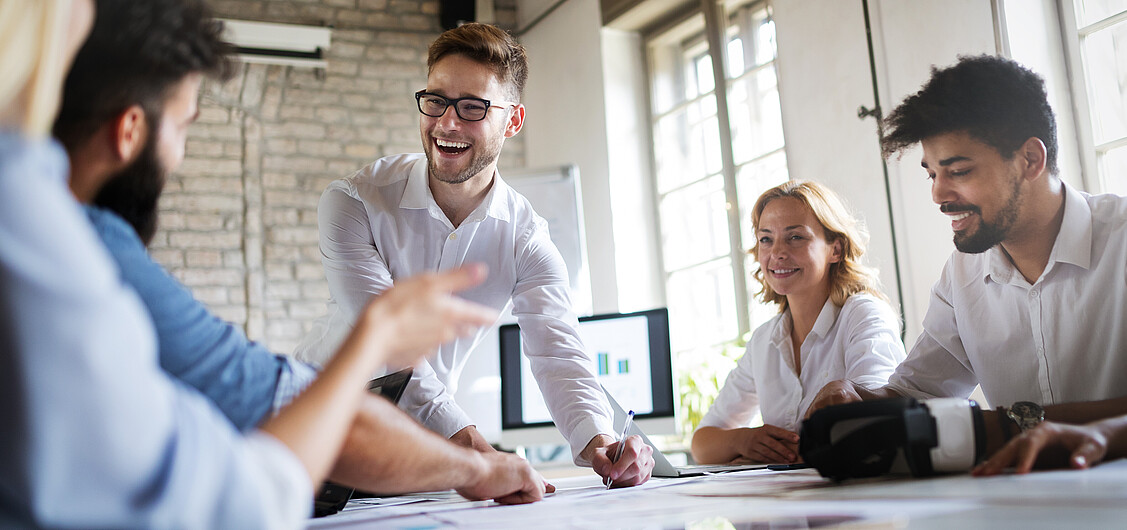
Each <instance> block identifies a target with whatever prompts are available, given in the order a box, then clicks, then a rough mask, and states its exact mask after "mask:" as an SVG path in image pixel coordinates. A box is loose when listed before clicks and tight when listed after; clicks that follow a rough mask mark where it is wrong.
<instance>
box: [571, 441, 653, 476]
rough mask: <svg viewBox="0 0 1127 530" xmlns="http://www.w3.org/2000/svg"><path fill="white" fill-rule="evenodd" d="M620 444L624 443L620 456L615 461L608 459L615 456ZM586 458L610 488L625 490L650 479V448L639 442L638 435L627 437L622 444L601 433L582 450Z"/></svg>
mask: <svg viewBox="0 0 1127 530" xmlns="http://www.w3.org/2000/svg"><path fill="white" fill-rule="evenodd" d="M619 444H625V446H624V447H623V449H622V456H621V457H619V459H618V460H617V461H613V462H612V461H611V458H612V457H613V456H614V455H616V454H618V446H619ZM583 454H584V455H589V456H588V458H587V459H588V460H590V461H591V469H594V470H595V473H598V475H599V476H601V477H603V479H604V480H606V479H610V483H611V487H617V488H624V487H627V486H637V485H638V484H643V483H645V482H646V481H647V480H649V479H650V474H652V473H653V469H654V456H653V448H652V447H650V446H648V445H646V443H645V442H643V441H642V437H641V436H638V435H636V434H635V435H633V436H627V437H626V440H624V441H622V442H615V441H613V439H612V438H611V437H610V436H607V435H605V434H600V435H598V436H596V437H594V438H592V439H591V441H590V443H588V444H587V447H586V448H584V449H583Z"/></svg>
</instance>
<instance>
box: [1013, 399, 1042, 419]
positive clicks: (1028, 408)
mask: <svg viewBox="0 0 1127 530" xmlns="http://www.w3.org/2000/svg"><path fill="white" fill-rule="evenodd" d="M1010 410H1012V411H1013V413H1014V414H1015V415H1017V416H1018V417H1021V418H1026V419H1030V420H1040V419H1042V418H1044V416H1045V409H1043V408H1041V405H1038V404H1036V403H1033V402H1031V401H1018V402H1017V403H1014V406H1013V407H1010Z"/></svg>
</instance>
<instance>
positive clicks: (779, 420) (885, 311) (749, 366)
mask: <svg viewBox="0 0 1127 530" xmlns="http://www.w3.org/2000/svg"><path fill="white" fill-rule="evenodd" d="M791 325H792V323H791V316H790V311H789V310H787V311H785V312H783V313H781V314H779V315H778V316H776V317H775V318H772V319H771V320H768V321H767V323H765V324H763V325H762V326H759V328H758V329H756V330H755V333H753V334H752V336H751V340H750V341H748V343H747V351H746V352H745V353H744V356H743V357H741V358H740V360H739V362H738V363H737V364H736V368H735V369H734V370H732V372H731V373H729V374H728V379H727V380H725V381H724V387H723V388H721V389H720V393H719V394H718V395H717V396H716V401H715V402H714V403H713V404H712V407H711V408H709V409H708V413H707V414H705V416H704V418H703V419H702V420H701V422H700V426H701V427H719V428H721V429H735V428H738V427H747V426H750V425H751V421H752V420H753V419H754V418H755V414H756V413H757V412H760V410H762V413H763V423H764V424H766V425H774V426H776V427H781V428H783V429H786V430H788V431H792V432H798V428H799V425H800V424H801V422H802V417H803V416H805V415H806V409H808V408H809V407H810V403H811V402H812V401H813V400H814V396H816V395H817V394H818V391H819V390H821V389H822V387H823V386H826V383H829V382H830V381H834V380H837V379H849V380H851V381H853V382H855V383H857V384H860V385H863V386H865V387H866V388H873V389H875V388H879V387H881V386H883V385H884V384H885V383H886V382H887V381H888V376H889V375H891V374H892V371H893V370H894V369H895V368H896V365H897V364H899V363H900V361H903V360H904V344H903V343H902V342H901V341H900V324H899V318H898V317H897V316H896V313H895V312H893V310H892V308H891V307H889V306H888V304H887V303H885V302H884V301H882V300H880V299H878V298H876V297H873V296H871V295H868V294H855V295H853V296H850V297H849V298H848V299H846V301H845V305H844V306H842V307H838V306H836V305H834V303H833V301H832V300H826V304H825V305H824V306H822V311H821V313H819V314H818V319H817V320H816V321H814V328H813V329H811V330H810V334H809V335H807V336H806V340H804V341H803V342H802V351H801V359H802V373H801V375H799V374H796V373H795V369H794V348H793V346H792V343H791V340H790V331H791Z"/></svg>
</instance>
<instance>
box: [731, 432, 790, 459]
mask: <svg viewBox="0 0 1127 530" xmlns="http://www.w3.org/2000/svg"><path fill="white" fill-rule="evenodd" d="M739 432H740V434H742V435H743V436H742V437H741V438H742V439H741V443H740V444H739V446H738V448H737V450H738V451H739V452H740V455H741V456H742V457H744V458H748V459H750V460H751V461H752V462H760V463H785V464H790V463H794V462H797V461H798V434H796V433H793V432H790V431H788V430H786V429H783V428H781V427H776V426H774V425H764V426H762V427H755V428H754V429H740V430H739Z"/></svg>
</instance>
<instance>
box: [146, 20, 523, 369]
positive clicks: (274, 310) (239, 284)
mask: <svg viewBox="0 0 1127 530" xmlns="http://www.w3.org/2000/svg"><path fill="white" fill-rule="evenodd" d="M211 5H212V7H213V8H214V9H215V10H216V11H217V12H218V13H219V15H220V16H222V17H226V18H233V19H242V20H256V21H264V22H284V23H294V24H306V25H317V26H324V25H329V26H331V27H333V28H334V29H333V32H332V45H331V47H330V50H329V53H328V63H329V65H328V68H326V69H325V70H324V71H322V72H316V71H313V70H311V69H303V68H294V67H282V66H264V65H243V66H242V67H241V68H240V71H239V74H238V75H237V76H236V77H235V79H233V80H232V81H230V82H228V83H226V84H223V85H222V86H219V85H216V84H214V83H208V84H206V85H205V87H204V90H203V91H202V96H201V101H200V118H199V120H198V122H197V123H196V124H195V125H193V126H192V128H191V131H190V135H189V140H188V145H187V154H186V157H185V160H184V164H183V166H182V167H181V168H180V169H179V170H178V171H177V172H176V173H175V175H173V177H172V178H171V179H170V181H169V184H168V187H167V189H166V192H165V195H164V197H163V199H162V201H161V226H160V230H159V232H158V233H157V235H156V237H155V238H154V240H153V245H152V252H153V256H154V257H155V258H156V260H157V261H159V262H160V263H162V264H163V265H165V266H166V267H168V269H169V270H170V271H172V273H173V274H174V275H175V276H176V277H177V278H179V279H180V280H181V281H182V282H184V284H185V285H187V286H188V287H189V288H190V289H191V290H192V292H193V293H195V295H196V296H197V297H198V298H199V299H200V300H202V301H203V302H204V303H205V304H207V305H208V306H209V307H210V308H211V309H212V310H214V311H215V312H216V313H217V314H218V315H219V316H221V317H222V318H224V319H227V320H229V321H231V322H234V323H236V324H238V325H241V326H244V327H245V329H246V331H247V334H248V335H249V336H250V337H251V338H252V339H254V340H258V341H261V342H263V343H265V344H266V345H267V346H269V347H270V348H271V349H272V350H273V351H275V352H278V353H290V352H292V351H293V348H294V346H296V344H297V343H298V342H299V341H300V340H301V337H302V336H303V335H304V333H305V331H306V330H307V329H309V326H310V324H311V323H312V322H313V320H315V319H316V318H317V317H319V316H320V315H322V314H323V313H324V312H325V301H326V300H327V299H328V294H329V292H328V287H327V284H326V282H325V277H324V273H323V271H322V269H321V261H320V252H319V250H318V248H317V211H316V209H317V200H318V199H319V197H320V195H321V192H322V191H323V190H324V189H325V186H327V185H328V183H329V182H331V181H332V180H334V179H337V178H341V177H344V176H347V175H348V174H350V173H352V172H353V171H355V170H356V169H358V168H360V167H362V166H364V165H365V164H368V163H369V162H371V161H372V160H374V159H375V158H377V157H380V156H385V155H390V154H395V153H403V152H418V151H421V148H422V146H421V143H420V140H419V130H418V110H417V109H416V108H415V103H414V100H413V98H412V93H413V92H414V91H415V90H418V89H419V88H421V87H423V86H425V84H426V49H427V46H428V45H429V44H430V42H431V41H433V40H434V38H435V37H437V36H438V34H439V33H440V32H441V27H440V24H439V20H438V2H437V1H434V0H423V1H414V0H320V1H317V0H213V1H212V2H211ZM495 5H496V7H495V9H496V12H495V15H496V18H497V21H496V23H497V24H498V25H499V26H501V27H504V28H506V29H513V24H515V20H516V8H515V0H497V1H496V2H495ZM523 160H524V157H523V145H522V142H521V141H520V137H519V136H518V137H516V138H513V139H510V140H509V141H507V142H506V145H505V149H504V151H503V154H502V157H501V163H500V165H501V166H502V168H506V167H520V166H523V165H524V163H523Z"/></svg>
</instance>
